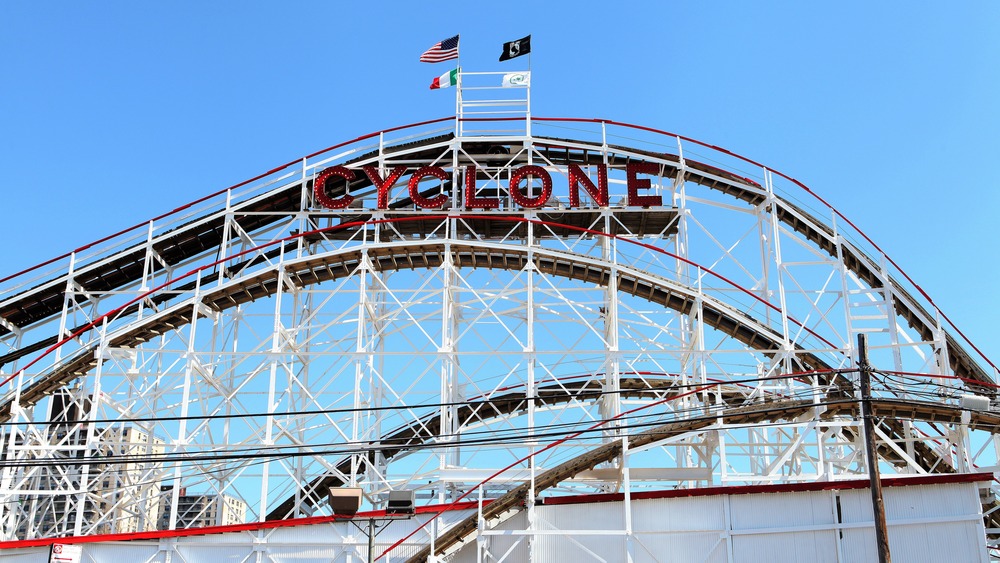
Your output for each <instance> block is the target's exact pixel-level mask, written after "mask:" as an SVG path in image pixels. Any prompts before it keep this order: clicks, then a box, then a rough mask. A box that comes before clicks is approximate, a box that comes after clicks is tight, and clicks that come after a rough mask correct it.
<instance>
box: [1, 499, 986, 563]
mask: <svg viewBox="0 0 1000 563" xmlns="http://www.w3.org/2000/svg"><path fill="white" fill-rule="evenodd" d="M977 487H978V485H977V484H976V483H971V482H970V483H956V484H943V485H913V486H896V487H886V488H885V489H884V493H885V502H886V512H887V514H888V519H889V538H890V547H891V550H892V555H893V559H894V560H895V561H905V562H918V563H919V562H923V561H927V562H934V563H938V562H941V561H949V562H951V561H961V562H966V561H968V562H986V561H987V560H988V558H987V554H986V549H985V531H984V528H983V523H982V514H981V507H980V505H979V496H978V488H977ZM838 500H839V509H838ZM870 503H871V500H870V494H869V492H868V490H867V489H846V490H830V491H816V492H782V493H769V494H732V493H730V494H719V495H705V496H696V497H678V498H661V499H655V500H653V499H651V500H640V501H634V502H632V503H631V508H632V533H631V535H629V534H628V533H627V530H626V528H625V526H626V524H625V523H626V519H625V518H624V510H625V503H624V502H620V501H619V502H605V503H581V504H566V505H540V506H537V507H536V515H537V518H536V520H535V523H534V527H533V528H532V529H530V530H529V529H528V528H529V525H528V518H527V514H526V512H523V511H522V512H520V513H518V514H516V515H514V516H513V517H512V518H510V519H509V520H507V521H506V522H504V523H502V524H501V525H499V526H498V527H497V528H495V529H493V530H490V533H488V534H486V535H484V537H483V538H481V539H482V541H483V542H484V543H485V545H487V547H488V550H489V554H488V557H487V558H486V561H497V560H498V558H500V557H502V556H504V555H505V554H506V559H504V560H505V561H511V562H521V561H531V560H532V555H534V559H535V560H536V561H541V562H545V563H548V562H551V561H569V562H571V563H586V562H589V561H614V562H617V561H629V560H631V561H633V562H634V563H647V562H649V563H652V562H657V563H688V562H691V561H698V562H701V561H704V562H709V563H728V562H729V561H730V560H731V561H735V562H738V563H742V562H746V563H757V562H760V561H768V562H784V561H788V562H795V563H798V562H800V561H810V562H814V561H815V562H831V563H834V562H837V563H854V562H857V563H863V562H864V563H866V562H869V561H873V560H875V559H876V554H875V540H874V531H873V523H872V522H873V521H872V517H871V508H870ZM727 505H728V507H727ZM468 514H471V511H462V513H452V514H448V513H446V514H444V515H442V520H443V521H446V522H447V523H448V524H452V523H455V522H457V521H459V520H460V519H461V518H463V517H464V516H465V515H468ZM427 519H428V516H426V515H421V516H419V517H417V518H415V519H413V520H409V521H407V520H403V521H395V522H392V523H390V524H389V527H388V528H387V529H385V530H384V531H383V532H381V533H380V534H379V536H378V539H377V541H376V553H381V552H382V551H383V550H384V549H385V548H386V547H387V546H388V545H390V544H391V543H392V542H394V541H396V540H397V539H399V538H402V537H403V536H404V535H406V534H407V533H409V532H410V531H412V530H414V529H416V527H417V526H418V525H419V524H420V523H422V522H425V521H426V520H427ZM358 524H359V525H362V527H365V529H366V525H367V522H364V521H359V522H358ZM255 538H256V541H257V543H256V545H255ZM428 539H429V536H428V535H427V532H426V531H421V532H418V533H417V534H416V535H415V536H414V537H413V538H411V540H409V541H408V543H407V545H404V546H402V547H401V548H399V549H397V550H394V551H393V553H392V554H391V556H390V557H389V558H387V559H383V561H388V562H391V563H395V562H397V561H403V560H405V558H406V557H408V556H410V555H412V554H414V553H416V552H417V550H418V549H419V547H420V546H421V545H422V543H423V542H426V541H428ZM529 542H530V545H529ZM83 546H84V559H83V561H84V563H105V562H107V563H133V562H134V563H162V562H164V561H165V554H166V553H167V552H168V551H167V550H169V549H171V548H172V549H173V550H174V553H173V555H174V557H173V561H174V562H177V561H183V563H242V562H243V561H252V562H254V563H257V561H258V559H257V557H258V555H259V556H260V560H259V561H260V562H261V563H340V562H347V561H364V560H365V558H366V555H367V553H366V550H367V538H366V536H365V534H364V532H363V531H360V530H357V529H356V528H353V526H351V525H350V524H348V523H336V524H329V523H327V524H314V525H302V526H295V527H289V528H278V529H274V530H263V531H254V532H234V533H228V534H207V535H203V536H190V537H179V538H172V539H171V538H165V539H163V540H142V541H136V542H105V543H85V544H83ZM476 549H477V544H476V542H474V541H473V542H470V543H469V544H468V545H466V546H465V547H464V548H463V549H461V550H460V551H459V552H458V553H457V554H456V555H455V557H454V558H452V559H451V561H453V562H475V561H477V551H476ZM730 552H731V553H730ZM730 558H731V559H730ZM0 560H2V563H7V562H8V561H10V562H12V563H45V562H46V561H47V560H48V549H47V548H28V549H8V550H4V551H0Z"/></svg>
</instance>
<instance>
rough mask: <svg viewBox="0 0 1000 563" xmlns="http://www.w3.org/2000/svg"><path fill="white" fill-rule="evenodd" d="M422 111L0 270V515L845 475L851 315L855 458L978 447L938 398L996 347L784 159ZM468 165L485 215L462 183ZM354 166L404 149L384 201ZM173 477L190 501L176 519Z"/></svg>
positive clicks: (591, 129) (161, 516) (886, 461)
mask: <svg viewBox="0 0 1000 563" xmlns="http://www.w3.org/2000/svg"><path fill="white" fill-rule="evenodd" d="M435 126H436V124H431V125H423V126H420V127H416V128H403V129H398V130H395V131H394V132H393V133H391V134H386V133H383V134H379V135H375V136H370V137H366V138H362V139H361V140H356V141H354V142H351V143H347V144H344V145H338V146H337V147H334V148H332V149H329V150H327V151H324V152H322V153H320V154H318V155H315V156H312V157H308V158H304V159H302V160H301V161H298V162H296V163H292V164H290V165H288V166H286V167H283V168H280V169H278V170H276V171H273V172H271V173H270V174H268V175H267V176H264V177H261V178H259V179H257V180H254V181H252V182H249V183H246V184H243V185H240V186H237V187H234V188H231V189H229V190H226V191H224V192H220V193H219V194H216V195H215V196H212V197H209V198H206V199H205V200H203V201H200V202H198V203H196V204H194V205H192V206H191V207H190V208H188V209H185V210H183V211H181V212H179V213H177V214H174V215H170V216H167V217H164V218H161V219H158V220H155V221H150V222H149V223H148V224H145V225H143V227H142V228H137V229H134V230H132V231H128V232H125V233H123V234H121V235H118V236H116V237H114V238H112V239H109V240H107V241H105V242H103V243H101V244H99V245H96V246H94V247H91V248H88V249H86V250H82V251H79V252H77V253H74V254H72V255H70V256H67V257H65V258H64V259H62V260H59V261H57V262H54V263H51V264H48V265H47V266H45V267H42V268H39V269H38V270H34V271H31V272H29V273H27V274H23V275H20V276H18V277H13V278H9V279H7V280H5V281H4V282H3V284H4V285H3V286H2V287H0V290H2V293H0V312H2V313H3V319H4V320H3V324H2V326H3V335H2V337H3V340H2V344H0V354H2V355H3V361H4V364H3V366H2V368H0V369H2V376H3V379H6V380H8V381H7V382H6V384H5V386H4V387H3V389H2V390H0V392H2V393H3V397H2V404H3V405H5V406H4V409H5V410H3V415H4V421H5V422H6V427H5V428H6V430H5V432H4V433H3V435H2V439H3V444H2V445H3V448H2V452H3V460H4V461H3V464H2V466H0V534H2V535H3V539H5V540H13V539H30V538H40V537H56V536H62V535H67V534H71V535H87V534H99V533H110V532H114V533H121V532H133V531H142V530H155V529H176V528H183V527H185V526H196V525H199V526H200V525H206V523H208V524H212V523H215V524H223V523H228V522H230V520H232V521H236V520H239V519H241V518H242V519H244V520H246V521H250V522H253V521H263V520H265V519H268V518H279V517H280V518H288V517H300V516H308V515H316V514H324V513H328V511H329V509H328V508H327V506H326V503H325V501H324V497H325V494H326V490H325V487H327V486H341V485H351V486H360V487H362V488H363V489H364V490H365V499H366V500H365V503H366V506H369V507H372V508H378V507H380V506H382V505H383V503H384V501H385V498H386V494H387V493H388V491H390V490H394V489H400V488H408V489H414V490H416V492H417V498H418V503H423V504H430V503H448V502H452V501H457V500H459V499H466V500H474V499H476V498H479V497H480V496H482V497H484V498H492V497H501V496H502V495H504V494H506V493H508V492H509V491H511V490H515V489H516V488H517V487H518V486H520V485H522V484H527V486H528V487H529V489H528V490H529V494H527V496H526V498H528V499H533V498H535V497H536V496H537V495H542V494H545V495H558V494H574V493H583V492H617V491H623V490H625V491H629V492H637V491H641V490H658V489H664V488H678V487H679V488H686V487H704V486H712V485H734V484H764V483H790V482H802V481H818V480H839V479H856V478H858V477H859V476H863V475H865V473H866V467H865V464H864V459H863V447H860V446H861V436H862V431H861V428H860V423H859V417H858V416H857V415H856V412H857V410H856V407H857V403H856V396H855V395H854V390H853V381H854V378H855V374H854V371H853V370H854V366H855V359H854V358H855V350H854V342H855V338H856V336H857V335H858V334H862V333H864V334H867V335H868V338H869V343H870V344H869V348H870V350H871V359H870V361H871V363H872V365H874V366H875V367H876V368H877V369H879V370H881V372H882V375H881V376H879V377H880V385H879V388H878V389H877V390H876V395H877V400H878V401H880V402H879V404H878V405H877V407H876V414H877V415H878V416H879V417H880V421H881V422H880V426H879V428H878V437H877V440H878V442H879V444H880V452H881V453H882V455H883V461H882V470H883V473H893V472H895V473H902V474H924V473H935V472H950V471H959V472H974V471H979V470H990V471H991V470H993V469H994V468H995V467H996V466H997V465H1000V464H998V462H997V442H996V439H995V436H994V435H993V434H992V432H993V431H995V430H996V429H997V426H996V425H997V423H998V422H1000V417H998V415H995V414H991V413H990V412H989V411H984V412H974V413H970V412H969V411H968V410H965V411H963V410H962V408H961V407H962V404H961V402H962V400H963V399H962V397H963V395H972V394H979V395H980V396H984V397H991V396H992V390H993V386H992V380H993V379H995V377H996V373H995V368H992V367H990V368H988V369H987V368H984V367H983V365H982V364H980V363H979V362H978V361H977V360H974V359H972V358H971V356H970V355H969V352H967V351H966V350H965V348H967V347H968V345H967V344H963V343H962V341H961V340H960V339H957V338H955V337H954V336H952V335H950V332H949V329H950V327H948V326H947V322H946V321H945V319H944V317H943V315H941V314H940V313H939V312H938V311H937V309H936V308H935V307H934V306H933V304H932V303H930V302H929V301H927V299H926V297H925V296H923V294H922V292H921V291H919V289H918V288H916V287H914V286H913V285H912V284H911V282H909V280H908V278H906V277H905V275H903V274H902V272H899V271H898V270H897V269H896V266H895V265H894V263H892V262H891V260H889V259H888V258H887V257H885V256H883V255H882V254H881V253H880V252H879V251H878V249H877V247H874V246H873V245H872V244H871V243H870V242H868V241H867V239H865V238H864V236H863V235H862V234H861V233H858V232H856V231H855V230H854V228H853V227H851V226H850V225H849V224H848V223H847V222H846V221H845V220H844V219H843V217H842V216H840V215H839V213H837V212H836V211H835V210H832V209H829V208H826V207H825V206H824V204H823V203H822V201H821V200H818V199H816V198H814V197H813V196H812V195H811V193H809V192H808V191H806V190H804V189H802V187H801V186H800V185H798V184H797V183H794V182H793V181H791V180H790V179H787V178H785V177H784V176H781V175H779V174H777V173H775V172H773V171H771V170H768V169H765V168H762V167H759V166H756V165H755V164H753V163H752V162H750V161H747V160H745V159H741V158H739V157H736V156H734V155H731V154H730V153H727V152H725V151H722V150H717V149H715V148H714V147H709V146H707V145H703V144H699V143H696V142H694V141H691V140H687V139H682V138H679V137H675V136H672V135H669V134H665V133H661V132H655V131H651V130H648V129H644V128H637V127H632V126H624V125H617V124H612V123H609V122H597V121H589V120H587V121H582V120H581V121H576V122H571V121H559V120H538V119H536V120H534V121H532V123H531V127H530V128H528V129H527V131H529V132H530V135H529V134H527V133H525V134H518V135H510V136H500V135H492V136H484V135H477V136H475V137H472V136H454V135H451V134H448V132H450V129H449V130H447V131H446V130H441V129H437V130H434V129H433V127H435ZM567 135H568V136H572V137H573V139H572V140H566V139H562V137H565V136H567ZM632 161H641V162H644V163H649V164H651V165H655V166H656V170H657V171H658V172H657V173H655V174H646V175H644V176H643V178H644V179H646V180H649V182H650V185H649V188H648V189H645V188H644V191H643V195H657V196H660V197H661V198H662V201H663V205H662V206H653V207H650V208H642V207H635V206H629V205H627V197H628V186H629V182H630V180H629V178H628V174H627V170H626V163H627V162H632ZM570 163H573V164H574V165H576V166H580V167H581V169H582V170H584V172H585V173H587V174H588V175H589V177H590V178H591V179H592V180H593V181H594V182H595V183H596V182H597V177H598V174H599V172H598V165H599V164H600V165H606V166H607V167H608V171H609V172H608V189H609V205H608V206H606V207H599V206H597V205H595V203H594V201H593V200H592V198H589V196H588V195H587V194H586V193H584V195H583V196H582V202H583V203H582V205H580V206H576V207H573V206H571V205H570V201H569V197H568V189H567V185H568V179H567V177H568V174H569V167H568V166H569V164H570ZM336 165H342V166H345V167H347V168H349V169H350V170H353V171H356V172H357V174H356V177H355V180H353V181H351V182H349V183H347V184H346V190H347V193H350V194H351V195H352V196H354V198H355V200H354V203H353V204H352V205H350V206H349V207H346V208H344V209H340V210H332V209H326V208H323V207H321V206H319V205H318V204H317V203H316V202H315V198H314V192H313V188H312V186H311V184H312V181H313V180H314V179H315V178H316V176H317V174H318V173H319V172H320V171H322V170H324V169H327V168H328V167H331V166H336ZM469 165H475V166H476V167H477V170H478V171H479V174H480V175H479V177H478V179H477V180H476V181H475V191H476V193H477V195H478V196H479V197H496V198H499V199H500V204H499V205H500V207H499V209H497V210H489V211H486V210H481V209H468V208H466V207H465V206H464V204H463V202H464V201H465V198H464V197H463V195H462V192H463V190H462V189H461V188H460V187H459V186H464V183H463V182H464V181H465V174H466V166H469ZM524 165H535V166H541V167H543V168H544V169H545V170H546V171H547V172H548V174H549V175H550V176H551V177H552V180H553V184H554V186H555V188H554V191H553V194H552V197H551V198H550V199H549V200H548V201H547V202H546V203H545V204H544V206H542V207H540V208H538V209H524V208H521V207H519V206H517V205H515V204H514V203H513V200H512V197H511V196H510V193H509V189H510V188H509V183H510V177H511V173H512V170H513V169H516V168H517V167H519V166H524ZM364 166H374V167H375V168H376V169H377V170H378V173H379V175H380V177H381V178H385V177H388V176H389V173H390V171H391V170H392V169H393V168H394V167H396V166H405V167H407V169H408V171H407V173H406V174H404V175H403V176H402V177H401V178H400V179H398V180H397V181H396V182H395V184H394V185H393V187H392V188H391V191H390V197H389V200H390V208H389V209H379V208H378V206H377V205H376V197H377V193H376V189H375V187H374V186H372V184H371V182H368V181H367V177H366V175H365V174H364V173H362V167H364ZM421 166H439V167H442V169H443V170H445V171H446V174H447V175H448V177H449V180H448V181H438V180H431V181H424V182H421V183H420V184H419V187H420V189H427V187H428V186H433V187H432V188H431V192H432V193H431V196H432V195H433V194H434V193H444V194H446V195H447V196H448V203H447V204H446V205H445V206H444V207H443V208H442V209H439V210H424V209H419V208H417V207H416V206H415V205H414V204H413V203H412V202H411V201H409V200H408V199H407V198H408V196H407V184H406V181H407V179H408V178H409V176H410V174H412V173H413V172H414V171H415V170H416V169H417V168H420V167H421ZM528 184H529V186H531V187H529V188H528V190H529V194H531V193H535V194H537V193H539V192H538V191H537V190H539V189H540V188H539V185H538V183H537V179H536V180H535V181H534V183H532V180H529V181H528ZM453 187H454V189H453ZM531 190H534V191H531ZM581 191H582V190H581ZM428 197H430V196H428ZM53 299H56V300H57V301H53ZM52 303H61V305H52ZM34 311H39V312H38V313H34ZM8 312H9V314H8ZM20 319H23V320H24V322H18V320H20ZM984 362H985V363H988V360H984ZM956 375H957V376H960V377H961V379H956ZM907 408H910V410H909V411H908V410H907ZM656 432H659V434H657V433H656ZM602 448H604V449H603V450H602ZM616 448H617V449H616ZM569 460H577V461H579V467H578V468H577V469H576V470H575V471H565V470H562V469H560V467H561V466H562V465H563V464H565V463H566V462H568V461H569ZM553 475H555V476H558V479H556V480H555V482H552V483H549V482H547V481H546V479H547V478H548V476H553ZM318 484H322V487H317V485H318ZM193 498H194V499H197V498H203V499H207V500H211V501H213V502H216V504H215V505H211V503H204V506H203V508H201V509H199V510H200V512H199V514H198V517H194V516H192V515H191V514H190V512H185V510H187V509H185V508H184V507H185V506H189V505H190V503H191V502H193V501H192V500H191V499H193ZM185 503H188V504H185ZM226 503H228V504H226ZM223 504H225V505H226V506H228V508H225V509H223V508H220V507H222V506H223ZM199 506H202V505H199ZM213 506H214V507H215V508H212V507H213ZM532 507H533V503H532V502H530V501H529V502H528V503H527V508H526V509H527V510H528V515H527V518H528V520H529V521H532V519H533V518H535V516H534V515H533V513H532V510H533V509H532ZM241 511H245V513H242V512H241ZM227 519H229V520H227ZM503 520H504V518H503V517H497V519H496V522H501V521H503ZM487 524H488V525H489V522H487Z"/></svg>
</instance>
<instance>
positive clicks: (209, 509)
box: [159, 487, 247, 530]
mask: <svg viewBox="0 0 1000 563" xmlns="http://www.w3.org/2000/svg"><path fill="white" fill-rule="evenodd" d="M162 489H163V491H164V494H163V496H162V497H161V499H160V511H159V512H160V523H159V528H160V529H161V530H168V529H170V506H171V504H172V503H173V494H170V493H169V492H168V491H171V490H172V489H173V487H162ZM178 493H179V494H178V496H177V520H176V524H175V528H176V529H182V528H204V527H207V526H228V525H232V524H242V523H244V522H245V521H246V516H247V504H246V503H245V502H243V501H242V500H240V499H238V498H236V497H233V496H230V495H226V494H188V493H187V489H186V488H184V487H181V489H180V491H178Z"/></svg>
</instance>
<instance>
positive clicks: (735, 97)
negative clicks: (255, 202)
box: [0, 1, 1000, 362]
mask: <svg viewBox="0 0 1000 563" xmlns="http://www.w3.org/2000/svg"><path fill="white" fill-rule="evenodd" d="M375 5H377V6H378V9H377V10H374V9H372V8H371V6H375ZM998 30H1000V3H998V2H996V1H970V2H962V3H954V4H952V3H931V2H906V3H904V2H880V3H870V2H855V1H850V2H839V3H835V4H825V5H820V4H818V3H811V2H810V3H806V2H769V3H756V2H701V3H691V2H685V3H680V2H648V3H640V2H627V1H624V2H614V3H598V2H586V1H584V2H579V1H577V2H545V3H542V2H533V3H530V2H516V1H506V2H502V3H489V4H486V3H476V2H468V1H465V2H434V3H419V4H417V3H412V2H386V3H352V4H346V3H342V2H322V3H321V2H293V3H277V2H274V3H259V2H213V3H202V2H170V3H167V2H163V3H152V2H148V3H137V2H103V3H70V2H64V3H42V2H6V3H3V4H2V5H0V61H2V64H3V73H4V74H3V82H2V88H0V131H3V135H0V165H2V169H3V174H2V175H0V190H2V191H0V193H2V194H3V199H4V210H5V213H4V214H3V221H0V257H2V259H3V260H2V264H3V266H2V268H0V274H2V275H6V274H9V273H12V272H14V271H17V270H19V269H21V268H23V267H26V266H29V265H32V264H34V263H37V262H40V261H42V260H44V259H47V258H50V257H52V256H55V255H58V254H61V253H63V252H65V251H68V250H70V249H72V248H75V247H77V246H80V245H83V244H86V243H88V242H91V241H93V240H95V239H97V238H100V237H102V236H104V235H107V234H110V233H112V232H115V231H117V230H119V229H121V228H124V227H128V226H131V225H133V224H136V223H139V222H142V221H144V220H146V219H148V218H150V217H153V216H155V215H158V214H160V213H162V212H165V211H168V210H170V209H173V208H175V207H177V206H179V205H182V204H184V203H187V202H189V201H191V200H193V199H196V198H198V197H199V196H202V195H204V194H207V193H211V192H214V191H216V190H218V189H221V188H223V187H225V186H228V185H231V184H234V183H236V182H239V181H241V180H244V179H246V178H249V177H252V176H255V175H257V174H258V173H260V172H263V171H265V170H268V169H270V168H272V167H273V166H275V165H278V164H282V163H285V162H287V161H290V160H293V159H295V158H297V157H300V156H302V155H304V154H307V153H310V152H313V151H315V150H318V149H320V148H324V147H326V146H329V145H332V144H334V143H336V142H339V141H342V140H346V139H348V138H353V137H356V136H358V135H361V134H364V133H368V132H371V131H376V130H379V129H383V128H386V127H391V126H395V125H401V124H406V123H411V122H416V121H421V120H425V119H430V118H437V117H444V116H447V115H451V114H452V113H453V112H454V97H453V95H452V94H451V93H449V92H447V91H445V92H439V91H430V90H428V88H427V86H428V84H429V83H430V80H431V79H432V78H433V77H435V76H437V75H439V74H441V72H443V71H444V70H446V67H447V65H446V64H438V65H429V64H422V63H419V62H417V58H418V56H419V54H420V53H421V52H422V51H423V50H424V49H426V48H427V47H429V46H430V45H431V44H433V43H434V42H436V41H438V40H440V39H443V38H445V37H448V36H451V35H453V34H455V33H461V35H462V42H461V49H462V62H463V66H464V67H465V69H466V70H484V71H486V70H502V69H515V66H516V63H504V64H501V63H498V62H497V61H496V59H497V57H498V56H499V54H500V45H501V44H502V43H503V42H504V41H508V40H511V39H516V38H519V37H522V36H524V35H527V34H529V33H530V34H531V35H532V50H533V53H532V60H531V64H532V70H533V80H532V96H533V98H532V106H533V113H534V114H535V115H539V116H548V117H605V118H609V119H615V120H619V121H625V122H631V123H637V124H642V125H648V126H651V127H656V128H660V129H666V130H668V131H673V132H676V133H679V134H683V135H687V136H690V137H694V138H696V139H700V140H702V141H706V142H709V143H712V144H716V145H719V146H722V147H725V148H728V149H730V150H733V151H735V152H738V153H741V154H743V155H745V156H747V157H750V158H752V159H754V160H757V161H759V162H763V163H765V164H767V165H769V166H771V167H773V168H775V169H777V170H780V171H782V172H785V173H787V174H789V175H791V176H793V177H795V178H798V179H799V180H801V181H803V182H804V183H805V184H806V185H808V186H810V188H812V189H813V190H814V191H815V192H817V193H818V194H820V195H821V196H822V197H824V198H825V199H826V200H827V201H829V202H830V203H832V204H833V205H834V206H836V207H838V208H839V209H841V211H843V212H844V213H845V214H846V215H847V216H848V217H849V218H851V219H852V220H853V221H854V222H855V224H857V225H858V226H859V227H861V228H862V229H863V230H864V231H866V232H867V233H868V234H869V235H870V236H871V237H872V238H873V239H874V240H875V241H876V242H877V243H878V244H879V245H880V246H881V247H882V248H883V249H884V250H885V251H886V252H888V253H889V255H890V256H892V257H893V258H894V259H895V260H896V262H897V263H898V264H900V266H902V267H903V269H904V270H906V271H907V272H908V273H909V274H910V275H911V276H912V277H913V279H914V280H916V281H917V283H919V284H920V285H921V286H922V287H923V288H924V289H925V290H926V291H927V292H928V293H929V294H930V295H931V296H932V298H933V299H934V300H935V302H937V304H938V305H939V306H940V307H941V308H942V309H943V310H944V311H945V312H946V313H947V314H948V315H949V316H950V317H951V318H952V319H953V320H955V321H956V323H957V324H958V325H959V327H960V328H962V330H963V331H965V332H966V334H967V335H969V336H970V337H971V338H972V340H973V341H974V342H975V343H976V344H977V345H978V346H979V347H980V348H981V349H983V350H984V351H986V353H987V355H989V356H990V357H991V358H992V359H993V360H994V362H997V361H1000V338H998V337H997V335H996V332H995V328H994V327H995V325H996V322H995V320H994V318H993V315H995V314H996V313H997V312H1000V291H998V290H1000V284H998V283H997V281H996V279H997V277H998V276H1000V266H998V264H997V261H998V259H1000V251H998V250H997V248H996V246H995V243H994V241H995V240H996V238H997V237H996V235H995V233H996V228H995V225H996V221H995V219H994V215H995V214H996V213H997V212H998V211H1000V195H998V187H1000V179H997V176H996V175H995V174H994V173H992V172H991V169H992V165H993V164H994V163H995V161H996V160H997V157H998V153H1000V140H998V138H1000V137H998V131H1000V108H998V100H1000V73H998V69H1000V32H998ZM505 65H506V66H505Z"/></svg>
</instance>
